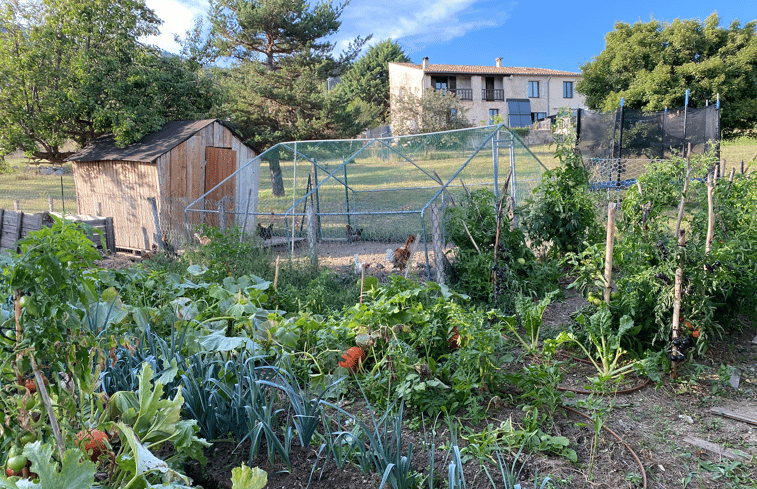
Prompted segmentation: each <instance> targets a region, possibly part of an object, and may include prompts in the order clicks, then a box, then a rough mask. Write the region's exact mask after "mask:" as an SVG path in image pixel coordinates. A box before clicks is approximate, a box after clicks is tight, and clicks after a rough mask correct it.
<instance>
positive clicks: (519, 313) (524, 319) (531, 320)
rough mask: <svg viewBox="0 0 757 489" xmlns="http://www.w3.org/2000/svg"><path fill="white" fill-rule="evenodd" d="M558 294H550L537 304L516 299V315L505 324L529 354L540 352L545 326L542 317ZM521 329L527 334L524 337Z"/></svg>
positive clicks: (525, 299) (529, 300) (530, 300)
mask: <svg viewBox="0 0 757 489" xmlns="http://www.w3.org/2000/svg"><path fill="white" fill-rule="evenodd" d="M556 294H557V291H553V292H550V293H549V294H547V296H546V297H545V298H544V299H542V300H541V301H539V302H538V303H536V304H535V303H534V301H533V300H532V299H531V298H529V297H526V296H524V295H518V296H517V297H516V298H515V313H516V315H515V316H513V317H509V318H505V321H504V323H505V326H506V327H507V331H508V332H509V333H510V334H512V335H514V336H515V337H516V338H517V339H518V342H519V343H520V344H521V345H523V348H524V350H525V351H526V352H527V353H530V354H532V355H533V354H536V353H537V352H538V350H539V339H540V338H539V334H540V332H541V327H542V325H543V322H542V316H543V315H544V310H545V309H546V308H547V306H548V305H549V304H550V303H551V302H552V298H553V297H554V296H555V295H556ZM521 327H522V328H523V330H524V332H525V335H524V336H521V335H520V332H519V329H520V328H521Z"/></svg>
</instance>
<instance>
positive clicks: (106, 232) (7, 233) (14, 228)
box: [0, 206, 116, 253]
mask: <svg viewBox="0 0 757 489" xmlns="http://www.w3.org/2000/svg"><path fill="white" fill-rule="evenodd" d="M51 215H52V216H55V217H59V218H65V219H70V220H72V221H76V222H81V223H84V224H87V225H89V226H90V227H92V229H93V230H100V231H102V236H103V237H104V238H105V242H104V243H103V241H102V239H101V234H100V233H97V232H92V233H90V234H89V236H88V237H89V239H90V240H91V241H92V242H93V243H94V244H95V246H96V247H97V248H98V249H99V250H103V251H105V252H107V253H115V252H116V238H115V231H114V226H113V218H112V217H97V216H79V215H74V214H62V213H58V212H41V213H28V212H23V211H21V210H19V209H18V206H16V209H15V210H12V211H11V210H6V209H0V252H1V251H5V250H10V249H16V242H17V241H18V240H19V239H21V238H24V237H26V236H28V235H29V233H31V232H33V231H38V230H40V229H42V227H43V226H44V227H50V226H51V225H52V224H53V219H52V218H51V217H50V216H51Z"/></svg>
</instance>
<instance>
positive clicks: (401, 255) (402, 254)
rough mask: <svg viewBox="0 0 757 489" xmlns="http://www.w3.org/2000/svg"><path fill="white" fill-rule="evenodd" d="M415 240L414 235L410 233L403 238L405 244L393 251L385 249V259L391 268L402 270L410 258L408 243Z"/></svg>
mask: <svg viewBox="0 0 757 489" xmlns="http://www.w3.org/2000/svg"><path fill="white" fill-rule="evenodd" d="M414 242H415V235H414V234H411V235H410V236H408V238H407V240H405V244H404V245H402V246H400V247H399V248H396V249H395V250H394V251H392V250H391V249H388V250H386V260H387V261H388V262H391V263H392V265H393V268H399V269H400V270H404V269H405V267H406V266H407V261H408V260H409V259H410V245H411V244H413V243H414Z"/></svg>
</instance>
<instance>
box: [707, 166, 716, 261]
mask: <svg viewBox="0 0 757 489" xmlns="http://www.w3.org/2000/svg"><path fill="white" fill-rule="evenodd" d="M714 190H715V186H714V185H713V178H712V176H709V177H707V239H706V240H705V243H704V254H705V255H709V254H710V248H712V238H713V237H714V236H715V211H714V208H713V203H712V201H713V193H714Z"/></svg>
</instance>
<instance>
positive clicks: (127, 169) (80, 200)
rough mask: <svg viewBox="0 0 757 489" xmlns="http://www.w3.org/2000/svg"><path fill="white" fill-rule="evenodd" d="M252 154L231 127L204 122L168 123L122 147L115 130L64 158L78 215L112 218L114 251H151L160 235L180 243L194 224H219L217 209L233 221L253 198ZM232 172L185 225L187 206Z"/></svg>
mask: <svg viewBox="0 0 757 489" xmlns="http://www.w3.org/2000/svg"><path fill="white" fill-rule="evenodd" d="M255 156H256V153H255V151H254V150H253V149H252V148H250V147H249V146H247V145H246V144H245V143H244V140H243V139H242V138H241V136H240V135H239V134H238V133H237V132H236V131H235V130H234V129H233V128H232V127H231V125H230V124H228V123H226V122H224V121H220V120H218V119H208V120H202V121H176V122H169V123H168V124H166V125H165V126H164V127H163V129H162V130H161V131H159V132H155V133H152V134H149V135H147V136H145V137H144V138H142V140H140V141H138V142H136V143H134V144H131V145H129V146H127V147H125V148H119V147H117V146H116V144H115V138H114V136H113V135H106V136H102V137H100V138H98V139H96V140H94V141H93V142H92V143H90V144H88V145H87V146H86V147H85V148H83V149H82V150H81V151H80V152H78V153H76V154H75V155H73V156H71V157H69V158H68V161H71V162H72V165H73V171H74V182H75V184H76V196H77V204H78V212H79V214H89V215H96V216H109V217H113V221H114V227H115V239H116V248H118V249H124V250H145V249H148V250H149V249H151V247H152V245H153V244H156V245H158V246H160V242H159V241H160V240H161V234H165V235H166V237H167V239H168V240H169V241H170V242H171V243H173V244H174V245H181V243H182V242H185V241H186V239H187V235H188V232H190V233H191V231H192V228H193V227H194V226H196V225H198V224H202V223H205V224H209V225H218V224H219V223H218V215H219V214H218V213H217V211H218V209H219V208H220V207H221V206H222V207H223V209H224V210H225V211H226V213H227V214H226V215H227V216H229V219H230V222H229V221H227V223H228V224H232V225H233V224H234V221H233V220H234V219H235V218H236V219H239V216H240V214H241V213H244V212H246V210H247V209H248V207H249V204H248V202H247V201H248V196H250V195H252V198H253V199H254V198H255V197H256V196H257V189H258V182H259V175H260V163H259V160H254V158H255ZM250 162H252V163H251V164H250ZM235 172H236V173H235ZM232 174H234V176H233V177H232V178H230V179H229V180H228V181H226V182H225V183H224V184H223V185H221V186H220V187H219V188H218V189H216V190H214V191H213V192H212V193H211V194H209V195H207V196H206V197H205V199H204V201H203V202H202V203H201V205H200V208H201V209H202V208H204V209H207V210H209V211H213V212H207V213H193V214H192V218H191V219H192V220H191V222H189V223H187V222H186V221H185V216H184V209H185V208H186V207H187V205H188V204H190V203H192V202H194V201H195V200H197V199H198V198H200V197H202V196H203V195H204V194H205V193H206V192H208V191H210V190H211V189H213V188H214V187H215V186H216V185H218V184H219V183H220V182H222V181H223V180H224V179H225V178H227V177H228V176H230V175H232ZM250 189H252V192H251V193H250V191H249V190H250ZM240 223H241V222H240ZM188 227H189V229H188Z"/></svg>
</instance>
